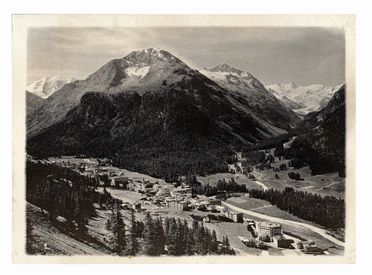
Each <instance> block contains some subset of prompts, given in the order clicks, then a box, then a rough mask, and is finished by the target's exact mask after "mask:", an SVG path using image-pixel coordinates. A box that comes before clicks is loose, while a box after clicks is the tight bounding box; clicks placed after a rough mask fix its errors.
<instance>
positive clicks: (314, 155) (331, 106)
mask: <svg viewBox="0 0 372 275" xmlns="http://www.w3.org/2000/svg"><path fill="white" fill-rule="evenodd" d="M345 108H346V107H345V85H342V86H341V87H340V88H339V89H338V90H337V91H336V93H335V94H334V95H333V97H332V98H331V100H330V101H329V103H328V104H327V105H326V107H324V108H323V109H322V110H320V111H318V112H313V113H309V114H308V115H306V116H305V117H304V120H303V121H302V123H301V124H300V126H299V127H298V129H297V130H296V131H297V134H298V136H297V138H296V139H295V141H294V142H293V143H292V148H291V153H292V158H293V160H294V164H295V166H296V165H299V166H301V165H303V164H305V163H307V164H309V166H310V169H311V170H312V173H313V174H324V173H331V172H338V173H339V174H340V176H345V135H346V131H345V130H346V128H345V119H346V109H345Z"/></svg>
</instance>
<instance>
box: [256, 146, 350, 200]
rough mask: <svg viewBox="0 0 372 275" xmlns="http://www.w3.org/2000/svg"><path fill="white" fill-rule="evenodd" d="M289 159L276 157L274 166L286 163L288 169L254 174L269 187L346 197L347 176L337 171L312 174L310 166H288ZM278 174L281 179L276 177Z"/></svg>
mask: <svg viewBox="0 0 372 275" xmlns="http://www.w3.org/2000/svg"><path fill="white" fill-rule="evenodd" d="M270 154H272V155H274V150H273V149H271V150H270ZM288 163H289V160H279V159H278V157H275V162H274V163H273V164H272V167H275V168H279V166H280V165H281V164H286V165H287V167H288V169H287V170H283V171H279V172H274V171H273V170H272V169H265V170H261V171H255V172H254V173H253V174H254V175H255V176H256V178H257V179H258V180H259V181H260V182H262V183H263V184H265V185H266V186H267V188H272V189H280V190H283V189H284V188H286V187H293V188H296V189H297V190H299V191H301V190H302V191H306V192H310V193H315V194H319V195H322V196H325V195H330V196H335V197H340V198H344V196H345V178H341V177H340V176H338V174H337V173H328V174H323V175H315V176H313V175H311V170H310V168H309V167H308V166H305V167H302V168H299V169H294V168H293V167H289V166H288ZM289 172H294V173H299V174H300V175H301V178H303V179H304V180H303V181H296V180H293V179H291V178H289V177H288V173H289ZM275 174H278V176H279V179H277V178H276V177H275Z"/></svg>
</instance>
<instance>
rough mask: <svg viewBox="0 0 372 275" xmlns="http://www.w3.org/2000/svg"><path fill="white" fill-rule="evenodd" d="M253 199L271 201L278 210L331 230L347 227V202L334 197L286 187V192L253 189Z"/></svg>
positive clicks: (251, 194)
mask: <svg viewBox="0 0 372 275" xmlns="http://www.w3.org/2000/svg"><path fill="white" fill-rule="evenodd" d="M249 194H250V196H251V197H252V198H257V199H262V200H266V201H269V202H270V203H271V204H273V205H276V206H277V207H278V208H280V209H282V210H285V211H287V212H289V213H291V214H293V215H295V216H297V217H299V218H302V219H304V220H308V221H311V222H315V223H317V224H319V225H322V226H324V227H326V228H329V229H334V230H335V229H339V228H344V227H345V201H344V200H343V199H340V198H336V197H333V196H325V197H321V196H320V195H317V194H311V193H308V192H303V191H295V190H294V189H293V188H291V187H286V188H285V190H284V191H281V190H274V189H269V190H267V191H263V190H259V189H251V190H250V191H249Z"/></svg>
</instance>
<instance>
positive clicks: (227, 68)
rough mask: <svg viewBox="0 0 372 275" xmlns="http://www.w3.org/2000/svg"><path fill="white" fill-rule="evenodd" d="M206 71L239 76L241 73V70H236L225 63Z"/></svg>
mask: <svg viewBox="0 0 372 275" xmlns="http://www.w3.org/2000/svg"><path fill="white" fill-rule="evenodd" d="M208 70H209V71H211V72H229V73H238V74H241V73H242V72H243V71H242V70H239V69H236V68H234V67H233V66H231V65H229V64H226V63H222V64H220V65H217V66H215V67H212V68H210V69H208Z"/></svg>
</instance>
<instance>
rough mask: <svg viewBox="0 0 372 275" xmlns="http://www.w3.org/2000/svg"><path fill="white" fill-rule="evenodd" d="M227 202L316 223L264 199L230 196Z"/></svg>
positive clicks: (284, 217)
mask: <svg viewBox="0 0 372 275" xmlns="http://www.w3.org/2000/svg"><path fill="white" fill-rule="evenodd" d="M226 202H227V203H230V204H232V205H235V206H238V207H240V208H243V209H245V210H250V211H253V212H256V213H260V214H264V215H268V216H272V217H277V218H281V219H286V220H290V221H297V222H302V223H307V224H312V225H314V223H311V222H309V221H305V220H303V219H300V218H298V217H296V216H294V215H292V214H290V213H288V212H286V211H284V210H281V209H279V208H278V207H276V206H275V205H272V204H270V203H269V202H267V201H264V200H260V199H255V198H250V197H248V196H243V197H239V198H229V199H228V200H227V201H226Z"/></svg>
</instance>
